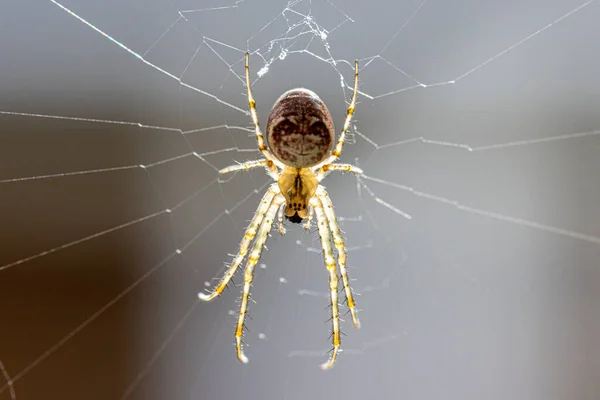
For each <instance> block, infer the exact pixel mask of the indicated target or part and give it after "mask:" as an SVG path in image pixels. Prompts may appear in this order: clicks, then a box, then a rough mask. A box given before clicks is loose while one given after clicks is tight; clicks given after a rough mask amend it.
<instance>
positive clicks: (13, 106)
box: [0, 0, 600, 400]
mask: <svg viewBox="0 0 600 400" xmlns="http://www.w3.org/2000/svg"><path fill="white" fill-rule="evenodd" d="M61 4H62V5H64V6H65V7H67V8H69V9H71V10H72V11H73V12H75V13H76V14H78V15H79V16H81V17H82V18H84V19H85V20H86V21H87V22H88V23H89V24H92V25H94V26H95V27H97V28H99V29H101V30H102V31H103V32H105V33H106V34H107V35H110V37H106V36H103V35H102V34H100V33H99V32H97V31H95V30H94V29H93V28H92V27H90V26H88V25H86V24H85V23H83V22H81V21H79V20H78V19H77V18H76V17H74V16H73V15H70V14H69V13H68V12H66V11H65V10H63V9H61V8H60V7H59V6H57V5H56V4H54V3H53V2H51V1H12V0H11V1H8V2H5V3H3V4H2V5H0V33H1V34H0V51H1V53H0V54H1V56H0V94H1V95H0V244H1V245H0V362H1V363H2V365H3V366H4V367H5V373H6V374H7V375H8V376H9V377H10V378H11V379H12V380H14V381H15V383H14V386H13V389H14V393H16V398H17V399H59V398H60V399H119V398H123V397H126V398H137V399H189V398H193V399H205V398H206V399H208V398H210V399H238V398H246V399H254V398H257V399H259V398H260V399H300V398H333V397H343V398H347V399H358V398H364V397H365V396H373V395H375V396H379V397H386V398H407V399H410V398H418V399H434V398H445V399H481V398H485V399H506V398H513V399H528V400H530V399H544V400H548V399H590V400H595V399H597V398H598V396H600V383H599V382H600V372H599V371H600V352H599V351H598V348H599V347H598V346H597V342H598V340H597V338H598V337H600V308H598V304H599V301H600V297H599V296H600V295H599V293H600V291H599V290H598V287H599V286H600V270H599V269H598V266H599V260H600V212H598V211H599V204H600V185H599V184H598V171H599V170H600V169H599V168H600V166H599V165H598V160H599V159H600V158H598V152H599V151H600V141H599V140H600V135H598V134H597V133H598V132H597V130H598V129H600V114H599V113H598V109H600V108H599V106H600V89H599V88H600V83H599V82H598V74H597V71H598V70H600V59H599V58H598V50H600V49H599V48H598V46H599V45H598V40H597V37H598V34H599V32H598V29H599V28H598V24H597V20H598V16H600V7H599V6H600V5H599V4H597V2H595V1H592V2H589V4H588V5H586V6H585V7H583V8H582V9H580V10H578V11H576V12H574V13H572V14H569V13H571V12H572V11H574V10H576V9H577V7H580V6H581V5H582V4H584V3H582V2H577V1H554V2H548V1H526V2H522V1H519V2H517V1H514V2H502V3H499V2H493V1H486V2H475V1H468V0H461V1H459V2H452V3H451V4H450V3H449V4H446V3H439V2H425V3H422V2H419V1H417V2H413V1H401V2H399V3H398V4H394V5H392V4H386V3H385V2H382V3H381V4H379V3H373V2H369V3H368V4H364V3H360V2H343V3H335V4H333V3H331V2H327V1H323V2H321V1H312V2H299V3H294V4H292V5H289V6H288V7H286V4H285V3H282V2H277V1H270V2H261V3H256V2H249V1H245V2H240V3H234V4H227V3H223V4H221V3H219V2H214V3H210V4H204V3H202V4H200V3H198V2H191V1H187V2H186V1H175V2H170V1H153V2H147V1H128V2H121V1H103V2H101V3H98V2H91V1H88V2H81V1H79V2H76V1H65V2H61ZM200 7H202V9H200ZM221 7H223V8H221ZM213 8H214V9H213ZM415 12H416V14H415ZM413 14H414V16H413ZM563 17H564V18H563ZM270 21H272V22H270ZM407 21H408V23H406V22H407ZM405 23H406V24H405ZM552 23H553V24H552ZM549 24H551V25H549ZM540 29H541V31H540V32H539V33H538V34H535V35H533V36H531V38H530V39H527V40H525V41H524V42H522V43H521V41H523V39H526V38H528V37H529V36H530V35H532V34H534V33H535V32H537V31H539V30H540ZM302 32H304V33H302ZM311 40H312V41H311ZM115 41H118V42H119V43H122V44H123V45H125V46H127V48H128V49H130V50H131V52H128V51H127V50H126V49H124V48H122V47H120V46H119V45H118V43H116V42H115ZM325 44H327V45H328V46H329V47H328V48H327V47H325ZM515 44H518V46H516V47H514V48H511V46H513V45H515ZM386 45H387V46H386ZM246 49H250V50H251V51H255V50H257V52H255V53H254V54H253V57H252V59H251V68H252V75H253V78H257V72H258V71H259V70H260V69H261V68H263V67H265V66H266V65H268V66H269V70H268V73H267V74H266V75H264V76H263V77H261V78H260V79H258V80H257V81H256V82H255V83H254V94H255V97H256V99H257V102H258V107H259V112H260V117H261V120H262V121H263V126H264V122H265V121H266V115H267V112H268V110H269V107H270V106H271V105H272V103H273V102H274V101H275V99H276V98H277V97H278V96H279V95H280V94H281V93H282V92H284V91H285V90H287V89H290V88H293V87H299V86H305V87H308V88H310V89H313V90H315V91H316V92H317V93H318V94H319V95H320V96H321V97H322V98H323V100H324V101H325V102H326V103H327V105H328V107H329V109H330V111H331V112H332V114H333V115H334V118H335V121H336V124H337V127H338V129H339V128H340V127H341V125H342V120H343V115H344V112H345V103H344V100H345V98H347V96H348V95H349V92H348V91H347V90H342V89H341V88H340V76H343V77H345V79H346V82H347V83H349V82H350V80H351V77H352V67H351V64H352V63H351V62H352V60H354V59H355V58H359V59H360V60H361V65H362V69H361V91H363V92H364V93H367V94H368V95H370V96H371V97H377V96H380V97H377V98H374V99H373V98H369V97H368V96H365V95H361V96H360V104H359V105H358V107H357V114H356V119H355V126H356V128H355V129H357V130H356V131H354V132H353V133H352V135H351V138H350V140H349V143H348V144H347V146H346V147H345V153H344V155H343V157H342V158H343V161H344V162H358V163H359V164H360V166H361V168H363V169H364V170H365V173H366V174H367V175H369V176H372V177H376V178H380V179H383V180H384V181H386V182H393V183H395V184H400V185H405V186H406V187H408V188H412V191H411V190H402V189H400V188H398V187H393V186H392V185H389V184H388V185H386V184H380V183H376V182H373V181H370V180H365V181H364V183H365V184H366V185H368V187H369V189H371V190H372V191H373V192H374V194H375V195H376V196H378V197H380V198H381V199H383V200H384V201H385V202H387V203H389V204H391V205H392V206H393V207H396V208H398V209H401V210H402V211H404V212H407V213H409V214H410V215H411V216H412V219H411V220H407V219H405V218H403V217H401V216H400V215H399V214H397V213H394V212H393V211H392V210H390V209H389V208H386V207H384V206H382V205H381V204H379V203H377V202H376V201H375V199H374V198H373V197H372V196H370V195H369V192H368V190H367V189H366V188H364V187H361V188H360V190H357V181H356V180H355V179H354V177H352V176H349V175H342V174H337V175H331V176H330V177H329V178H328V179H327V180H326V181H325V185H326V186H327V188H328V190H329V192H330V193H331V197H332V199H333V202H334V205H335V206H336V212H337V214H338V216H340V217H342V221H341V225H342V228H343V230H344V233H345V236H346V238H347V247H348V248H349V249H350V251H349V265H350V267H351V268H352V269H351V271H350V272H351V277H352V278H355V279H356V281H355V282H353V287H354V288H355V290H356V291H357V292H358V293H360V294H361V296H359V297H358V300H357V301H358V303H359V308H360V309H361V310H362V311H363V312H362V313H361V319H362V322H363V328H362V329H361V330H360V331H355V330H354V329H353V328H351V326H350V325H351V324H349V323H345V324H344V325H343V327H344V332H345V333H346V334H347V336H344V348H345V350H346V351H345V353H343V354H342V356H341V357H340V359H339V360H338V364H337V365H336V367H335V369H334V370H332V371H329V372H327V373H323V372H322V371H320V370H319V368H318V364H319V363H320V362H322V361H323V360H325V358H326V354H325V353H326V351H327V350H328V349H329V340H328V338H327V336H328V329H329V323H326V322H325V321H326V320H327V319H328V318H329V317H328V310H327V309H325V310H324V308H325V307H326V306H327V304H328V300H327V298H326V295H325V293H326V291H327V275H326V272H325V268H324V265H323V260H322V256H321V255H320V254H319V251H320V250H319V242H318V240H317V235H316V233H315V232H314V231H313V232H310V233H307V232H303V231H302V230H301V229H299V228H298V227H296V226H290V225H289V224H288V226H287V228H288V234H287V235H286V236H285V237H283V238H281V237H280V236H279V235H278V234H277V233H276V232H273V237H272V238H271V239H270V240H269V242H268V243H267V246H268V251H265V254H264V255H263V258H262V259H261V264H264V268H257V272H256V279H255V285H254V288H253V297H254V299H255V300H256V302H257V304H252V305H251V317H252V320H251V321H250V322H249V328H250V331H249V332H248V334H247V335H246V341H247V342H248V343H249V347H248V348H247V354H248V356H249V357H250V364H249V365H246V366H243V365H240V364H239V363H238V361H237V360H236V359H235V356H234V348H233V347H232V343H233V333H234V326H233V316H232V315H230V314H231V312H232V310H233V311H234V312H235V310H237V307H238V303H236V301H235V300H236V299H237V298H238V296H239V288H237V287H235V286H232V287H231V291H230V292H228V293H226V294H224V295H223V296H222V297H221V299H219V300H217V301H215V302H214V303H198V302H197V293H198V292H199V291H201V290H204V288H205V282H207V281H211V279H213V278H215V277H220V276H221V274H222V272H223V265H224V264H223V263H225V262H228V261H229V260H230V259H231V257H230V255H229V254H231V253H235V252H236V251H237V246H238V244H239V240H240V239H241V238H242V235H243V232H244V228H245V226H246V223H247V221H248V220H249V219H250V218H251V217H252V213H253V212H254V210H255V208H256V206H257V204H258V201H259V199H260V196H262V194H263V192H264V190H265V189H264V188H265V184H266V183H268V182H269V180H268V179H267V177H266V176H265V174H264V172H263V171H253V172H251V173H248V174H238V175H236V176H233V177H224V178H223V179H224V180H222V181H219V180H218V178H219V176H218V174H217V170H218V169H219V168H222V167H225V166H227V165H229V164H232V163H233V162H234V161H245V160H248V159H254V158H257V157H258V152H256V151H253V149H254V148H255V139H254V137H253V136H252V134H251V132H248V131H246V130H244V129H243V128H246V127H248V126H250V119H249V117H248V116H247V115H245V114H244V112H243V110H245V109H246V104H245V98H244V90H245V89H244V86H243V83H242V81H241V79H240V78H241V76H242V74H243V64H242V60H243V52H244V51H245V50H246ZM506 49H510V50H509V51H507V52H506V53H503V52H504V50H506ZM328 51H329V52H330V53H328ZM132 52H135V53H136V54H137V55H139V56H140V57H143V60H145V62H144V61H142V60H141V59H140V58H138V57H137V56H136V55H135V54H133V53H132ZM280 56H281V57H280ZM373 56H377V57H374V58H369V57H373ZM279 57H280V58H279ZM318 57H321V58H322V59H324V60H327V59H328V57H333V58H335V60H336V61H337V62H336V64H335V65H333V63H332V62H326V61H323V60H322V59H319V58H318ZM329 61H331V60H329ZM487 61H489V62H487ZM159 68H160V69H159ZM167 71H168V73H170V74H172V75H173V76H169V75H167V73H166V72H167ZM452 80H455V83H454V84H451V83H449V81H452ZM181 82H183V83H184V84H181ZM419 82H422V83H424V84H428V85H430V84H436V83H441V84H440V85H438V86H433V87H427V88H424V87H420V88H419V87H415V88H412V89H408V90H402V89H406V88H411V87H413V86H415V85H418V83H419ZM389 92H394V93H393V94H390V95H387V96H381V95H384V94H386V93H389ZM33 114H35V115H33ZM49 116H50V117H52V118H50V117H49ZM63 117H64V118H63ZM564 135H566V136H564ZM561 136H564V137H563V138H560V137H561ZM419 137H424V138H425V139H427V140H426V141H424V142H423V141H413V142H411V143H409V144H405V145H394V146H385V145H386V144H391V143H397V142H401V141H404V140H410V139H414V138H419ZM547 138H554V139H552V140H545V139H547ZM557 138H558V139H557ZM441 142H443V143H441ZM444 143H445V144H444ZM448 144H460V145H464V146H463V147H460V146H453V145H448ZM509 144H510V145H509ZM467 145H468V146H471V147H473V148H474V149H475V150H474V151H467V150H465V149H464V147H465V146H467ZM490 146H491V147H490ZM194 152H195V154H194ZM141 165H143V166H144V167H140V166H141ZM230 178H231V179H230ZM255 189H257V191H256V192H254V190H255ZM177 250H179V251H177ZM239 280H240V278H238V279H237V280H236V282H238V281H239ZM238 283H239V282H238ZM12 397H13V393H11V390H10V388H9V386H8V385H7V382H6V379H5V376H4V374H3V375H2V376H0V399H2V400H3V399H11V398H12Z"/></svg>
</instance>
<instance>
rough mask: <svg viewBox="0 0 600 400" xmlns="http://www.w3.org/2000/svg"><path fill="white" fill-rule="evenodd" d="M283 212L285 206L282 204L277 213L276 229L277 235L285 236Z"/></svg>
mask: <svg viewBox="0 0 600 400" xmlns="http://www.w3.org/2000/svg"><path fill="white" fill-rule="evenodd" d="M284 210H285V206H284V205H283V204H282V205H281V206H280V207H279V212H278V213H277V228H278V229H279V233H281V234H282V235H285V226H283V211H284Z"/></svg>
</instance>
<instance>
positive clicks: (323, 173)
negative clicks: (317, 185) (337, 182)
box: [317, 164, 363, 182]
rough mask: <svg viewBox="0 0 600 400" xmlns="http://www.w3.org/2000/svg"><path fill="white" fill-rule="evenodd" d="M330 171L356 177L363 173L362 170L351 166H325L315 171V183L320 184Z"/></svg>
mask: <svg viewBox="0 0 600 400" xmlns="http://www.w3.org/2000/svg"><path fill="white" fill-rule="evenodd" d="M331 171H344V172H352V173H353V174H357V175H360V174H362V172H363V171H362V169H360V168H358V167H356V166H354V165H352V164H326V165H323V166H322V167H321V168H319V170H318V171H317V181H319V182H321V181H322V180H323V178H325V176H326V175H327V173H328V172H331Z"/></svg>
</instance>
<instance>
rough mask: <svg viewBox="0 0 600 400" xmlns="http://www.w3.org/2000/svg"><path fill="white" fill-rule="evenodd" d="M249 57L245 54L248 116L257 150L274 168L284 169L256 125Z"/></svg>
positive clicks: (256, 116)
mask: <svg viewBox="0 0 600 400" xmlns="http://www.w3.org/2000/svg"><path fill="white" fill-rule="evenodd" d="M249 57H250V56H249V54H248V53H246V88H247V89H248V105H249V106H250V116H251V117H252V123H253V124H254V130H255V132H256V141H257V143H258V149H259V150H260V151H261V152H262V154H263V155H264V156H265V158H266V159H267V160H269V161H271V162H273V163H274V164H275V165H276V166H278V167H279V168H281V169H283V168H285V165H284V164H283V163H282V162H281V161H279V160H278V159H277V158H275V156H274V155H273V154H272V153H271V152H270V151H269V149H268V148H267V145H266V144H265V138H264V136H263V133H262V131H261V129H260V125H259V123H258V112H257V111H256V102H255V101H254V97H253V96H252V89H251V88H250V67H249V66H248V59H249Z"/></svg>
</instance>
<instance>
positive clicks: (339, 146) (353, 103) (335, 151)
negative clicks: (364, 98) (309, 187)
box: [316, 61, 358, 169]
mask: <svg viewBox="0 0 600 400" xmlns="http://www.w3.org/2000/svg"><path fill="white" fill-rule="evenodd" d="M357 92H358V61H355V62H354V92H353V93H352V100H351V101H350V105H349V106H348V111H346V119H345V120H344V126H343V128H342V132H341V133H340V138H339V139H338V142H337V144H336V145H335V148H334V149H333V151H332V152H331V155H330V156H329V157H327V158H326V159H325V160H324V161H322V162H320V163H319V164H317V166H316V169H318V168H321V167H322V166H323V165H327V164H331V163H332V162H334V161H335V160H336V159H337V158H338V157H339V156H340V155H341V154H342V148H343V147H344V141H345V140H346V132H347V131H348V128H349V127H350V121H351V120H352V115H354V108H355V107H356V93H357Z"/></svg>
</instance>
